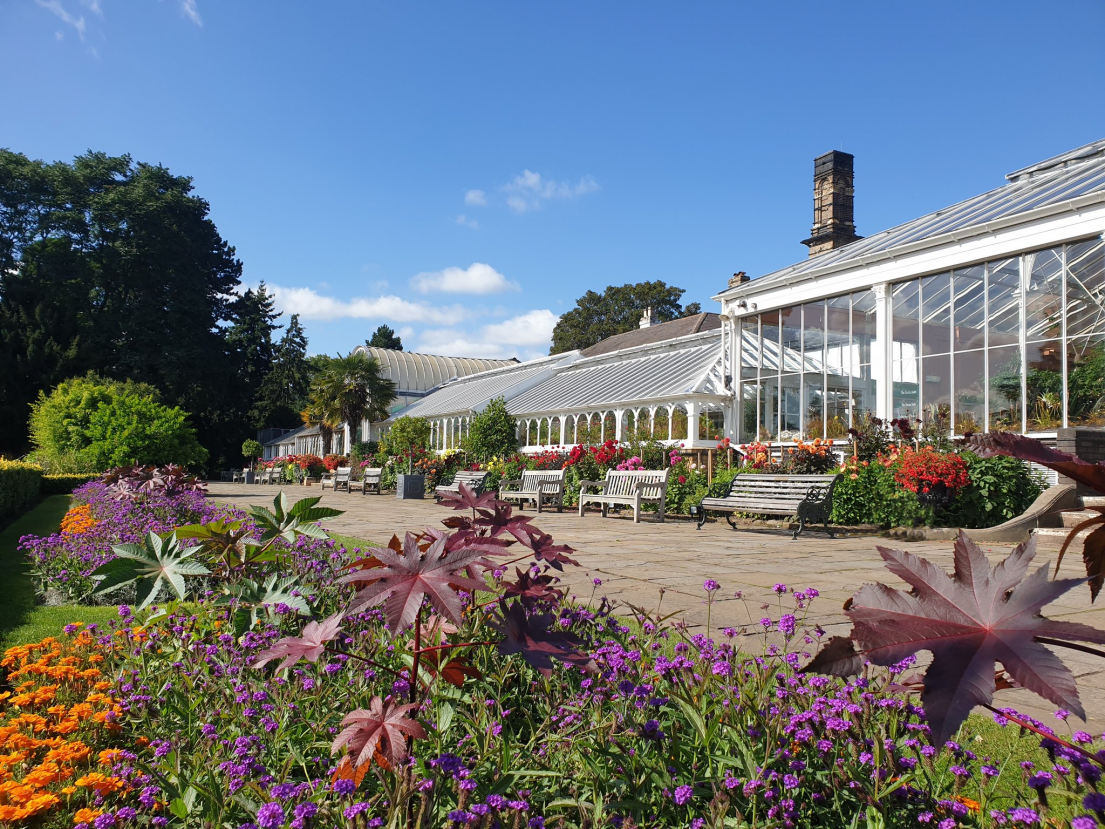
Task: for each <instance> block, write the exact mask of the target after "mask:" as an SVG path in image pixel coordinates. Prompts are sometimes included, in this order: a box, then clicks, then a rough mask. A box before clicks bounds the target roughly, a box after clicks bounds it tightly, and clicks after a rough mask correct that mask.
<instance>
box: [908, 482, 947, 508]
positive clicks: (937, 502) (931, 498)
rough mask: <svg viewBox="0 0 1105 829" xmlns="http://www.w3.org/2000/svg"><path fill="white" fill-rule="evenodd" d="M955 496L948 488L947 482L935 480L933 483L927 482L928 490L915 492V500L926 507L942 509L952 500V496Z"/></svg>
mask: <svg viewBox="0 0 1105 829" xmlns="http://www.w3.org/2000/svg"><path fill="white" fill-rule="evenodd" d="M954 497H955V493H954V492H953V491H952V490H950V489H948V486H947V484H944V483H940V482H937V483H935V484H929V491H928V492H923V491H919V492H918V493H917V500H918V501H920V502H921V503H922V504H924V505H925V506H926V507H935V508H936V509H942V508H943V507H946V506H947V505H948V504H950V503H951V502H952V498H954Z"/></svg>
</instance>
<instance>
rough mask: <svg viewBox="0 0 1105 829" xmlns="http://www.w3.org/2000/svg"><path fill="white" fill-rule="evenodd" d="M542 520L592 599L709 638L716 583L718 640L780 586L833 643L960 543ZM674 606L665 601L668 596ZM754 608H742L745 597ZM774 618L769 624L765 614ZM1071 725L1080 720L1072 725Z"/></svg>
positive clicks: (244, 490) (671, 522)
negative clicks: (859, 601) (897, 556)
mask: <svg viewBox="0 0 1105 829" xmlns="http://www.w3.org/2000/svg"><path fill="white" fill-rule="evenodd" d="M277 491H278V490H277V488H276V487H271V486H261V485H243V484H228V483H222V484H220V483H211V484H210V485H209V493H210V496H211V497H212V498H216V499H218V500H221V501H227V502H231V503H234V504H237V505H241V506H245V505H250V504H271V502H272V499H273V497H274V496H275V495H276V492H277ZM285 491H286V492H287V494H288V496H289V497H290V498H292V499H293V500H294V499H296V498H297V497H303V496H306V495H320V494H321V495H322V504H323V505H325V506H331V507H334V508H337V509H342V510H345V513H344V514H343V515H341V516H340V517H338V518H333V519H330V520H328V521H324V522H322V523H323V524H324V526H326V527H327V529H330V530H332V531H334V532H337V533H341V534H343V535H350V536H354V537H357V538H364V539H370V540H373V541H377V542H381V543H386V542H387V540H388V539H389V538H391V536H392V534H393V533H396V534H400V535H401V534H402V533H403V532H405V531H406V530H417V529H419V528H421V527H424V526H426V525H428V524H437V523H438V522H440V521H441V519H442V518H444V517H445V516H446V515H448V514H450V511H449V510H447V509H445V508H443V507H440V506H437V505H435V504H434V502H433V499H432V498H431V499H428V500H425V501H400V500H398V499H396V498H395V497H394V495H387V494H385V495H372V494H369V495H361V494H360V493H353V494H346V493H344V492H338V493H334V492H331V491H329V490H327V491H326V493H325V494H322V492H321V491H320V490H319V488H318V487H317V486H316V487H310V488H306V489H304V488H302V487H295V486H291V487H287V488H286V489H285ZM526 514H527V515H533V516H534V523H535V524H536V525H537V526H539V527H540V528H541V529H542V530H544V531H545V532H547V533H550V534H551V535H552V536H553V538H554V539H555V540H556V541H557V542H558V543H561V544H569V545H570V546H572V547H574V548H575V549H576V550H577V553H578V554H577V555H576V556H575V557H576V558H577V560H578V561H579V562H580V564H581V565H582V566H581V567H579V568H567V569H568V571H569V572H566V573H565V579H564V580H565V582H566V583H567V584H568V585H569V586H570V587H571V588H572V592H573V593H574V594H575V595H578V596H579V597H580V598H583V599H587V598H589V597H591V596H592V595H593V590H595V588H594V586H593V584H592V579H594V578H598V579H601V580H602V586H601V587H600V588H597V592H595V593H594V595H595V596H596V597H597V596H603V595H605V596H607V597H609V598H610V599H612V600H618V601H621V602H631V603H633V604H638V605H643V606H645V607H647V608H650V609H655V608H656V607H657V604H658V603H660V607H661V610H662V611H663V612H667V613H670V612H672V611H680V617H681V618H683V619H684V620H685V621H686V622H687V623H688V624H690V625H694V626H699V627H701V628H703V629H704V626H705V623H706V605H705V602H704V599H705V593H704V592H703V590H702V582H703V581H704V580H705V579H707V578H712V579H716V580H717V581H718V582H720V583H721V586H722V590H721V591H720V594H719V595H720V596H721V597H723V598H722V600H721V601H719V602H715V604H714V608H713V616H712V620H711V621H712V625H713V627H714V629H715V630H716V629H718V628H720V627H724V626H727V625H732V626H739V625H742V624H748V622H749V618H750V615H751V617H752V618H755V619H758V618H759V617H760V616H761V615H765V614H766V613H768V612H770V613H771V614H772V615H775V616H776V617H777V615H778V610H777V600H776V597H775V596H774V595H773V594H772V592H771V587H772V585H774V584H777V583H783V584H786V585H787V586H788V587H793V588H796V589H805V588H807V587H815V588H817V589H818V590H819V591H820V593H821V597H820V598H819V599H817V600H816V601H815V602H814V603H813V607H812V610H811V614H810V616H809V617H808V621H809V622H810V624H813V623H815V622H816V623H819V624H820V625H821V626H822V627H823V628H825V630H826V631H828V632H829V633H830V634H834V633H840V634H843V633H847V631H848V629H849V627H850V626H849V623H848V621H847V620H846V619H845V618H844V615H843V613H842V612H841V607H842V605H843V603H844V602H845V600H847V599H848V598H849V597H850V596H851V595H852V593H854V592H855V590H856V588H857V587H859V585H861V584H863V583H865V582H873V581H880V580H881V581H883V582H885V583H887V584H891V585H894V586H903V585H902V583H901V582H898V581H897V579H896V578H895V577H894V576H893V575H891V574H890V573H889V572H888V571H887V570H886V568H885V566H884V565H883V562H882V559H881V558H880V557H879V553H878V551H877V550H876V547H877V546H879V545H884V546H895V547H904V548H906V549H908V550H909V551H910V552H911V553H914V554H915V555H921V556H925V557H926V558H929V559H931V560H932V561H933V562H934V563H936V564H938V565H940V566H941V567H944V568H945V569H947V570H950V569H951V567H952V543H951V542H949V541H925V542H912V543H909V542H901V541H891V540H888V539H884V538H875V537H869V536H857V537H852V538H840V537H838V538H836V539H830V538H828V537H827V536H826V535H825V534H824V533H821V532H816V531H813V532H810V533H808V535H803V536H802V537H801V538H800V539H798V540H797V541H792V540H791V538H790V533H789V532H787V531H784V530H782V529H779V530H772V529H764V530H731V529H730V528H729V527H728V526H727V525H726V524H725V523H724V522H722V523H712V524H707V525H706V526H705V527H704V528H703V529H702V530H701V531H696V530H695V529H694V525H693V524H692V523H690V522H688V521H686V520H679V519H672V518H669V519H668V521H667V522H665V523H663V524H659V523H655V522H654V521H653V519H652V518H651V516H646V517H644V518H642V521H641V523H640V524H634V523H633V520H632V517H631V516H630V517H628V518H622V517H611V518H607V519H603V518H601V517H600V516H599V515H598V513H597V512H595V513H588V515H587V516H586V517H585V518H580V517H579V516H578V515H577V514H576V512H575V510H565V511H564V512H563V513H562V514H558V513H556V512H551V513H549V512H545V513H542V514H541V515H540V516H536V513H534V512H533V511H532V510H527V511H526ZM984 549H985V550H986V551H987V553H988V554H990V555H991V559H997V558H999V557H1001V556H1004V555H1006V554H1007V552H1008V547H1007V546H1006V547H1003V546H1001V545H998V546H992V547H985V548H984ZM1054 557H1055V551H1054V550H1044V549H1041V550H1040V553H1039V554H1038V556H1037V560H1036V562H1037V563H1038V564H1043V563H1045V562H1052V561H1054ZM1068 566H1069V567H1070V568H1071V569H1070V571H1069V573H1068V574H1069V575H1073V574H1074V573H1075V569H1074V568H1076V567H1077V566H1078V563H1077V560H1076V558H1071V559H1069V563H1065V564H1064V569H1065V568H1067V567H1068ZM661 588H663V590H664V595H663V599H662V601H661V599H660V590H661ZM738 590H740V591H742V592H743V594H744V598H743V599H742V600H738V599H735V598H733V594H734V592H735V591H738ZM764 603H767V604H769V605H770V608H771V609H770V611H764V612H763V613H761V605H762V604H764ZM1045 612H1046V614H1047V615H1048V616H1049V617H1052V618H1056V619H1066V620H1069V621H1076V622H1082V623H1084V624H1089V625H1093V626H1094V627H1097V628H1105V599H1102V600H1101V603H1099V604H1097V605H1091V604H1090V601H1089V591H1088V590H1087V589H1085V588H1080V589H1076V590H1074V591H1071V592H1070V593H1068V594H1067V595H1066V596H1063V597H1062V598H1060V599H1059V600H1058V601H1057V602H1054V603H1053V604H1051V605H1049V606H1048V608H1047V609H1046V611H1045ZM1060 655H1061V657H1062V658H1063V660H1064V661H1065V662H1066V663H1067V665H1069V666H1070V667H1071V669H1072V670H1073V671H1074V672H1075V675H1076V676H1077V677H1078V686H1079V690H1080V695H1081V698H1082V702H1083V705H1085V707H1086V711H1087V713H1088V715H1089V717H1090V721H1091V724H1093V725H1094V726H1095V727H1097V728H1099V729H1100V728H1105V660H1102V659H1100V658H1097V657H1093V656H1088V655H1083V654H1079V653H1076V652H1073V651H1069V650H1065V649H1064V650H1062V651H1061V654H1060ZM998 700H999V703H1000V704H1003V705H1012V706H1014V707H1017V708H1019V709H1020V710H1023V711H1026V712H1032V713H1033V714H1034V715H1035V716H1037V717H1039V718H1041V719H1045V716H1046V719H1045V721H1048V722H1054V720H1052V719H1051V717H1050V712H1051V711H1053V710H1054V706H1052V705H1050V703H1046V702H1044V701H1042V700H1040V699H1039V698H1038V697H1035V696H1034V695H1032V694H1029V693H1028V692H1025V691H1010V692H1004V693H1003V694H1002V695H999V697H998ZM1072 722H1073V720H1072Z"/></svg>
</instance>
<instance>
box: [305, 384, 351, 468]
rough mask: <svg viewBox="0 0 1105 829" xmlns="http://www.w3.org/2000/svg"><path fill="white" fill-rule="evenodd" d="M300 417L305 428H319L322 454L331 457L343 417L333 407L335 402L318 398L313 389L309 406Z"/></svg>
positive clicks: (308, 401)
mask: <svg viewBox="0 0 1105 829" xmlns="http://www.w3.org/2000/svg"><path fill="white" fill-rule="evenodd" d="M299 416H300V417H301V418H302V419H303V424H304V425H305V426H316V427H318V435H319V437H320V438H321V439H322V454H323V455H329V454H330V449H331V448H332V445H333V441H334V431H335V430H336V429H337V428H338V426H340V425H341V415H340V414H339V413H338V411H337V409H335V408H334V407H333V402H332V401H328V400H323V399H322V398H321V397H316V396H315V394H314V391H313V389H312V393H311V395H310V397H309V398H308V400H307V405H306V406H305V407H304V408H303V411H302V412H300V413H299Z"/></svg>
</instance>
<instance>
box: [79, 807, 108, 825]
mask: <svg viewBox="0 0 1105 829" xmlns="http://www.w3.org/2000/svg"><path fill="white" fill-rule="evenodd" d="M101 814H103V812H102V811H101V810H100V809H81V810H80V811H78V812H77V813H76V814H75V815H73V823H91V822H92V821H94V820H95V819H96V818H98V817H99V816H100V815H101Z"/></svg>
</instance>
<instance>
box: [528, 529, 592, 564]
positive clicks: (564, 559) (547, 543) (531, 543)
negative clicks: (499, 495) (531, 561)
mask: <svg viewBox="0 0 1105 829" xmlns="http://www.w3.org/2000/svg"><path fill="white" fill-rule="evenodd" d="M523 527H524V531H523V532H521V533H518V534H517V535H516V537H517V538H518V540H519V541H521V542H522V544H523V545H524V546H526V547H529V548H530V550H532V551H533V557H534V558H535V559H537V560H538V561H547V562H548V563H549V565H550V566H551V567H554V568H555V569H557V570H563V569H564V565H565V564H571V565H574V566H576V567H579V562H578V561H576V560H575V559H573V558H568V553H574V552H575V550H574V549H573V548H571V547H569V546H568V545H567V544H554V543H553V537H552V536H551V535H548V534H547V533H543V532H541V530H539V529H537V528H536V527H531V526H529V525H528V524H527V525H523ZM512 534H513V531H512Z"/></svg>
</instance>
